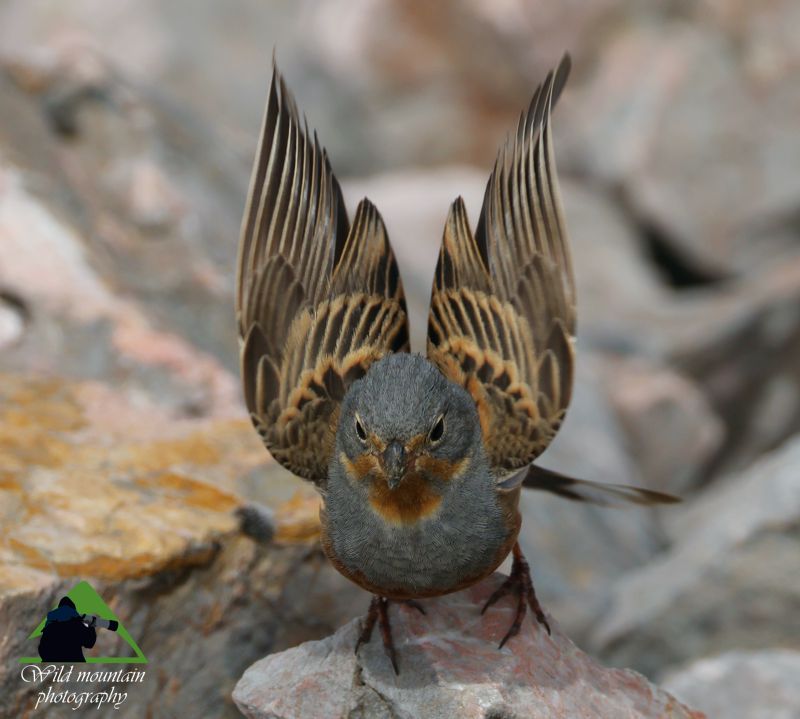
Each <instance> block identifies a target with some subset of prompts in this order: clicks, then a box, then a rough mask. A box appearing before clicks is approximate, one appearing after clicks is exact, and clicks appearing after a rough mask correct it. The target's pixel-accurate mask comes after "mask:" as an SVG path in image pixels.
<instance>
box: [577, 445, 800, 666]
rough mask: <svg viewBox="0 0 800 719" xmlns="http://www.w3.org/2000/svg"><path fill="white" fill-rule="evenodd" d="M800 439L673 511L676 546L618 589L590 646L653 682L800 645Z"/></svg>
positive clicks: (669, 522) (620, 583)
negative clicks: (678, 668)
mask: <svg viewBox="0 0 800 719" xmlns="http://www.w3.org/2000/svg"><path fill="white" fill-rule="evenodd" d="M798 477H800V437H795V438H794V439H792V440H790V441H788V442H787V443H786V444H784V445H783V446H782V447H781V448H779V449H777V450H775V451H774V452H772V453H771V454H770V455H768V456H766V457H764V458H763V459H761V460H759V461H758V462H756V463H755V464H754V465H753V466H752V467H750V468H749V469H748V470H746V471H744V472H742V473H741V474H739V475H737V476H734V477H730V478H727V479H726V480H725V481H724V482H722V483H720V484H718V485H712V486H711V487H710V488H708V489H707V490H706V491H704V492H703V493H702V494H701V495H700V496H699V497H698V498H697V499H696V500H695V501H694V502H693V503H691V504H689V505H687V506H685V507H683V508H676V509H675V510H674V511H673V512H672V513H671V514H669V515H665V521H666V524H667V526H668V531H669V534H670V535H671V538H672V539H673V542H674V543H673V544H672V546H671V547H670V548H669V549H668V550H667V551H666V552H665V553H663V554H662V555H660V556H658V557H656V558H654V559H653V560H651V562H650V563H649V564H648V566H646V567H644V568H641V569H636V570H634V571H632V572H630V573H629V574H628V575H626V576H624V577H623V578H622V579H621V580H619V581H618V582H617V584H616V587H615V590H614V592H613V597H612V602H611V607H610V610H609V612H608V614H607V615H605V616H604V617H602V618H601V620H600V621H599V622H598V624H597V626H596V628H595V631H594V632H593V634H592V637H591V641H590V644H589V646H590V647H591V648H592V650H593V651H594V652H596V653H597V654H598V655H599V656H601V657H602V658H603V659H604V660H605V661H608V662H611V663H612V664H615V665H624V666H632V667H634V668H636V669H637V670H639V671H643V672H645V673H646V674H648V676H656V675H658V672H659V671H661V670H663V668H664V667H666V666H668V665H670V664H673V665H674V664H677V663H681V662H686V661H688V660H689V659H692V658H695V657H700V656H704V655H710V654H714V653H718V652H723V651H728V650H734V649H768V648H770V647H773V646H783V647H788V648H795V649H798V648H800V620H798V617H800V481H798Z"/></svg>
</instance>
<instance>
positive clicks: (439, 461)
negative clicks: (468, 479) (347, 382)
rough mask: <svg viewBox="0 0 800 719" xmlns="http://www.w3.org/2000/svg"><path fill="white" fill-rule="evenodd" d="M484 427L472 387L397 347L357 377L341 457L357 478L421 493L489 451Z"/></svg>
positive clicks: (344, 419)
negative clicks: (483, 441)
mask: <svg viewBox="0 0 800 719" xmlns="http://www.w3.org/2000/svg"><path fill="white" fill-rule="evenodd" d="M480 432H481V430H480V424H479V421H478V414H477V410H476V408H475V402H474V401H473V399H472V397H470V395H469V394H468V393H467V392H466V391H465V390H464V389H462V388H461V387H459V386H458V385H456V384H454V383H453V382H450V381H449V380H447V379H446V378H445V377H444V375H443V374H442V373H441V372H440V371H439V370H438V369H437V368H436V367H434V366H433V365H432V364H431V363H430V362H429V361H428V360H427V359H425V358H424V357H422V356H421V355H417V354H406V353H400V354H392V355H388V356H386V357H384V358H383V359H381V360H379V361H378V362H376V363H374V364H373V365H372V366H371V367H370V369H369V371H368V372H367V374H366V375H365V376H364V377H363V378H362V379H360V380H358V381H356V382H354V383H353V384H352V385H351V387H350V389H349V391H348V393H347V395H346V396H345V398H344V401H343V402H342V408H341V413H340V415H339V424H338V431H337V434H336V452H335V456H334V459H333V462H334V464H340V465H341V466H342V467H343V468H344V469H345V472H346V475H347V477H348V478H349V479H350V481H351V483H354V484H357V485H361V486H364V485H366V487H365V488H369V487H372V489H373V490H376V491H379V492H380V491H382V490H384V491H388V492H390V493H396V492H401V493H411V494H413V495H414V496H413V497H412V496H410V497H409V500H413V501H417V500H419V497H418V496H417V495H418V494H419V493H425V492H427V491H429V490H431V489H434V488H435V489H436V493H437V494H440V493H441V492H442V491H443V490H444V488H445V486H446V485H450V484H452V483H453V481H454V480H456V479H457V478H458V477H459V476H460V475H461V474H462V473H463V472H464V470H465V469H466V468H467V466H468V465H469V463H470V461H471V460H472V458H473V456H474V455H475V454H476V452H482V450H481V449H480V448H481V436H480ZM423 485H424V491H423ZM415 487H416V489H415ZM415 498H416V499H415Z"/></svg>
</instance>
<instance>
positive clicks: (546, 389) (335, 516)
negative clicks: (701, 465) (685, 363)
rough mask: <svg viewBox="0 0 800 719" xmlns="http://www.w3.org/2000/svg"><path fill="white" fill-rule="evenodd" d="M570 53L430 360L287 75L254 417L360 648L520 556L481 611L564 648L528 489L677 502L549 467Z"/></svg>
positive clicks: (246, 230)
mask: <svg viewBox="0 0 800 719" xmlns="http://www.w3.org/2000/svg"><path fill="white" fill-rule="evenodd" d="M570 65H571V62H570V57H569V55H568V54H565V55H564V56H563V58H562V59H561V61H560V62H559V63H558V65H557V66H556V67H555V68H554V69H553V70H551V71H550V72H549V73H548V74H547V76H546V78H545V80H544V81H543V82H542V83H541V84H540V85H539V86H538V87H537V89H536V90H535V92H534V94H533V97H532V99H531V101H530V103H529V105H528V106H527V108H526V109H525V110H524V111H523V112H522V113H521V114H520V117H519V120H518V122H517V126H516V129H515V130H512V132H511V133H510V134H509V136H508V138H507V139H506V141H505V143H504V144H503V145H502V147H501V149H500V151H499V153H498V155H497V159H496V162H495V165H494V168H493V170H492V172H491V174H490V177H489V180H488V183H487V186H486V191H485V195H484V199H483V206H482V209H481V212H480V216H479V219H478V222H477V225H476V226H475V230H474V231H473V230H472V228H471V225H470V222H469V219H468V216H467V211H466V207H465V204H464V201H463V199H462V198H461V197H459V198H457V199H456V200H455V201H454V202H453V203H452V205H451V206H450V208H449V212H448V214H447V217H446V221H445V226H444V233H443V237H442V240H441V247H440V252H439V257H438V261H437V264H436V269H435V274H434V280H433V287H432V292H431V299H430V311H429V318H428V331H427V351H426V353H425V355H422V354H419V353H413V352H411V351H410V344H409V329H408V311H407V308H406V301H405V295H404V291H403V284H402V281H401V277H400V272H399V269H398V265H397V262H396V260H395V256H394V253H393V251H392V247H391V244H390V242H389V238H388V235H387V230H386V227H385V225H384V222H383V219H382V217H381V215H380V214H379V212H378V210H377V209H376V207H375V206H374V205H373V204H372V203H371V202H370V201H369V199H367V198H364V199H362V200H361V201H360V202H359V204H358V206H357V207H356V210H355V215H354V217H353V221H352V223H351V222H350V220H349V218H348V214H347V210H346V208H345V204H344V199H343V194H342V190H341V188H340V185H339V182H338V180H337V178H336V176H335V175H334V173H333V171H332V169H331V164H330V161H329V158H328V155H327V152H326V150H325V149H324V148H323V147H322V146H321V145H320V142H319V140H318V137H317V134H316V132H313V133H311V132H310V131H309V128H308V122H307V120H306V119H305V117H303V118H302V120H301V117H300V114H299V111H298V109H297V105H296V103H295V100H294V98H293V96H292V94H291V92H290V91H289V89H288V87H287V85H286V82H285V80H284V78H283V76H282V74H281V73H280V72H279V70H278V68H277V64H276V63H275V61H274V58H273V73H272V81H271V85H270V90H269V95H268V99H267V103H266V108H265V111H264V117H263V122H262V126H261V132H260V139H259V142H258V147H257V150H256V155H255V161H254V165H253V171H252V176H251V180H250V186H249V192H248V195H247V201H246V205H245V210H244V216H243V219H242V228H241V235H240V240H239V249H238V263H237V277H236V300H235V301H236V321H237V325H238V335H239V346H240V366H241V375H242V384H243V392H244V398H245V403H246V406H247V410H248V413H249V416H250V419H251V420H252V423H253V426H254V427H255V429H256V431H257V432H258V434H259V435H260V437H261V439H262V441H263V443H264V444H265V446H266V448H267V449H268V450H269V452H270V453H271V454H272V456H273V457H274V458H275V459H276V460H277V461H278V462H279V463H280V464H281V465H283V466H284V467H285V468H286V469H288V470H289V471H290V472H292V473H293V474H295V475H297V476H299V477H301V478H303V479H305V480H308V481H309V482H311V483H313V485H314V487H315V488H316V489H317V490H318V492H319V493H320V495H321V497H322V502H321V509H320V523H321V545H322V549H323V551H324V553H325V554H326V555H327V557H328V559H329V560H330V562H331V563H332V564H333V566H334V567H335V568H336V569H337V570H338V571H339V572H341V573H342V574H343V575H344V576H345V577H347V578H348V579H350V580H351V581H353V582H354V583H356V584H357V585H359V586H360V587H362V588H363V589H365V590H366V591H368V592H370V593H372V595H373V598H372V600H371V603H370V606H369V610H368V612H367V615H366V617H365V619H364V621H363V624H362V629H361V633H360V636H359V637H358V641H357V644H356V647H355V651H356V652H357V651H358V650H359V647H360V646H361V645H362V644H363V643H364V642H368V641H370V639H371V636H372V632H373V628H374V626H375V624H376V623H378V624H379V626H380V630H381V635H382V640H383V645H384V649H385V653H386V655H387V656H388V658H389V660H390V661H391V664H392V668H393V669H394V671H395V673H398V672H399V664H398V660H397V652H396V649H395V646H394V641H393V637H392V633H391V625H390V618H389V611H388V609H389V606H390V603H392V602H405V603H408V604H409V605H411V606H412V607H415V608H416V609H418V610H420V611H421V612H423V613H424V608H423V607H422V605H421V604H420V603H419V602H418V601H417V600H419V599H422V598H427V597H436V596H440V595H443V594H448V593H450V592H455V591H458V590H460V589H463V588H465V587H468V586H470V585H472V584H475V583H476V582H479V581H481V580H482V579H484V578H486V577H488V576H489V575H490V574H492V573H493V572H494V571H495V570H496V569H497V568H498V567H499V565H500V564H501V563H502V562H503V561H504V560H505V559H506V557H507V556H508V555H509V554H511V556H512V566H511V572H510V574H509V576H508V578H507V579H506V580H505V582H504V583H503V584H502V585H501V586H500V587H499V588H498V589H497V590H496V591H495V592H494V594H493V595H492V596H491V597H490V598H489V599H488V601H487V602H486V604H485V605H484V607H483V608H482V612H481V613H483V612H485V611H487V610H488V608H489V607H490V606H492V605H493V604H494V603H495V602H497V601H499V600H500V599H501V598H503V597H504V596H507V595H510V596H511V597H512V601H513V602H515V603H516V604H515V613H514V619H513V622H512V624H511V626H510V627H509V629H508V631H507V632H506V634H505V636H504V637H503V638H502V639H501V641H500V645H499V646H500V647H501V648H502V647H503V646H504V645H505V644H506V642H508V641H509V640H510V639H512V638H513V637H514V636H515V635H516V634H517V633H518V632H519V630H520V627H521V624H522V622H523V621H524V618H525V616H526V612H527V610H528V608H530V610H531V611H532V613H533V615H534V616H535V618H536V620H537V622H538V624H540V625H541V626H542V627H543V628H544V629H545V630H546V631H547V632H548V634H549V632H550V625H549V622H548V619H547V616H546V615H545V612H544V610H543V609H542V607H541V605H540V603H539V601H538V599H537V596H536V592H535V590H534V586H533V581H532V578H531V572H530V567H529V565H528V563H527V561H526V559H525V557H524V555H523V553H522V550H521V548H520V545H519V542H518V535H519V532H520V526H521V522H522V517H521V515H520V511H519V500H520V494H521V490H522V489H523V488H531V489H537V490H542V491H547V492H550V493H554V494H556V495H559V496H562V497H564V498H567V499H572V500H576V501H588V502H594V503H597V504H612V503H615V502H632V503H638V504H659V503H670V502H674V501H677V498H675V497H673V496H671V495H668V494H664V493H660V492H656V491H652V490H648V489H644V488H638V487H631V486H626V485H611V484H604V483H600V482H594V481H590V480H584V479H577V478H573V477H569V476H566V475H563V474H560V473H557V472H554V471H551V470H548V469H546V468H544V467H541V466H539V465H538V464H536V463H535V460H536V459H537V457H539V455H540V454H541V453H542V452H543V451H544V450H545V448H546V447H547V446H548V445H549V443H550V442H551V441H552V439H553V437H554V436H555V434H556V432H557V431H558V430H559V427H560V426H561V424H562V421H563V419H564V416H565V413H566V410H567V407H568V405H569V402H570V395H571V393H572V385H573V376H574V367H575V327H576V295H575V281H574V275H573V268H572V260H571V256H570V248H569V243H568V237H567V229H566V219H565V213H564V209H563V205H562V200H561V194H560V190H559V183H558V177H557V174H556V165H555V156H554V145H553V136H552V127H551V112H552V109H553V107H554V106H555V104H556V102H557V101H558V99H559V97H560V95H561V93H562V90H563V89H564V86H565V84H566V81H567V77H568V75H569V72H570Z"/></svg>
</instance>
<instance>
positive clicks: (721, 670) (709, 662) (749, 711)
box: [662, 649, 800, 719]
mask: <svg viewBox="0 0 800 719" xmlns="http://www.w3.org/2000/svg"><path fill="white" fill-rule="evenodd" d="M798 677H800V652H797V651H791V650H789V649H766V650H764V651H760V652H757V651H753V652H741V651H739V652H726V653H725V654H719V655H716V656H713V657H707V658H705V659H699V660H697V661H695V662H692V663H691V664H689V665H688V666H686V667H682V668H680V669H674V670H671V671H670V672H669V673H668V674H667V675H666V676H665V677H664V679H663V681H662V686H663V687H664V688H665V689H667V690H668V691H669V692H671V693H672V694H674V695H675V696H676V697H678V698H679V699H680V700H681V701H684V702H686V703H688V704H690V705H691V706H693V707H696V708H697V709H699V710H701V711H703V712H705V713H706V715H707V716H709V717H725V719H797V718H798V717H800V682H798V681H797V678H798Z"/></svg>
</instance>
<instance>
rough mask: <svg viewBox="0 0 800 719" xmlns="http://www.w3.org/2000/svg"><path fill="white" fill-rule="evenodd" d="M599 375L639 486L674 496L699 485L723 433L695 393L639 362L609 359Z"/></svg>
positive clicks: (663, 370)
mask: <svg viewBox="0 0 800 719" xmlns="http://www.w3.org/2000/svg"><path fill="white" fill-rule="evenodd" d="M603 374H604V377H605V382H604V386H605V387H606V391H607V392H608V394H609V396H610V398H611V403H612V405H613V407H614V409H615V411H616V412H617V414H618V416H619V418H620V422H621V424H622V426H623V427H624V429H625V435H626V437H627V440H628V448H629V450H630V453H631V456H633V457H634V458H635V459H636V461H637V464H638V466H639V469H640V472H641V476H642V480H643V481H644V483H645V484H646V485H647V486H648V487H650V488H651V489H655V490H658V491H662V492H669V493H672V494H676V495H678V496H683V495H686V493H687V492H688V491H690V490H692V489H693V488H694V487H696V486H697V485H698V484H701V483H702V482H703V479H704V477H703V470H704V468H705V467H706V466H707V465H708V463H709V462H710V461H711V460H712V458H714V457H715V456H716V454H717V452H718V450H719V448H720V447H721V445H722V442H723V441H724V436H725V427H724V424H723V422H722V420H721V419H720V418H719V417H718V416H717V415H716V413H715V412H714V410H713V409H712V408H711V406H710V403H709V401H708V399H707V398H706V396H705V394H704V393H703V391H702V390H701V389H700V387H699V386H698V385H697V384H696V383H695V382H693V381H692V380H691V379H689V378H688V377H685V376H683V375H680V374H678V373H677V372H675V371H674V370H672V369H669V368H668V367H665V366H660V365H657V364H655V363H652V362H648V361H646V360H643V359H625V358H613V359H612V358H609V359H607V360H606V362H605V363H604V366H603ZM667 514H669V512H667Z"/></svg>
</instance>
